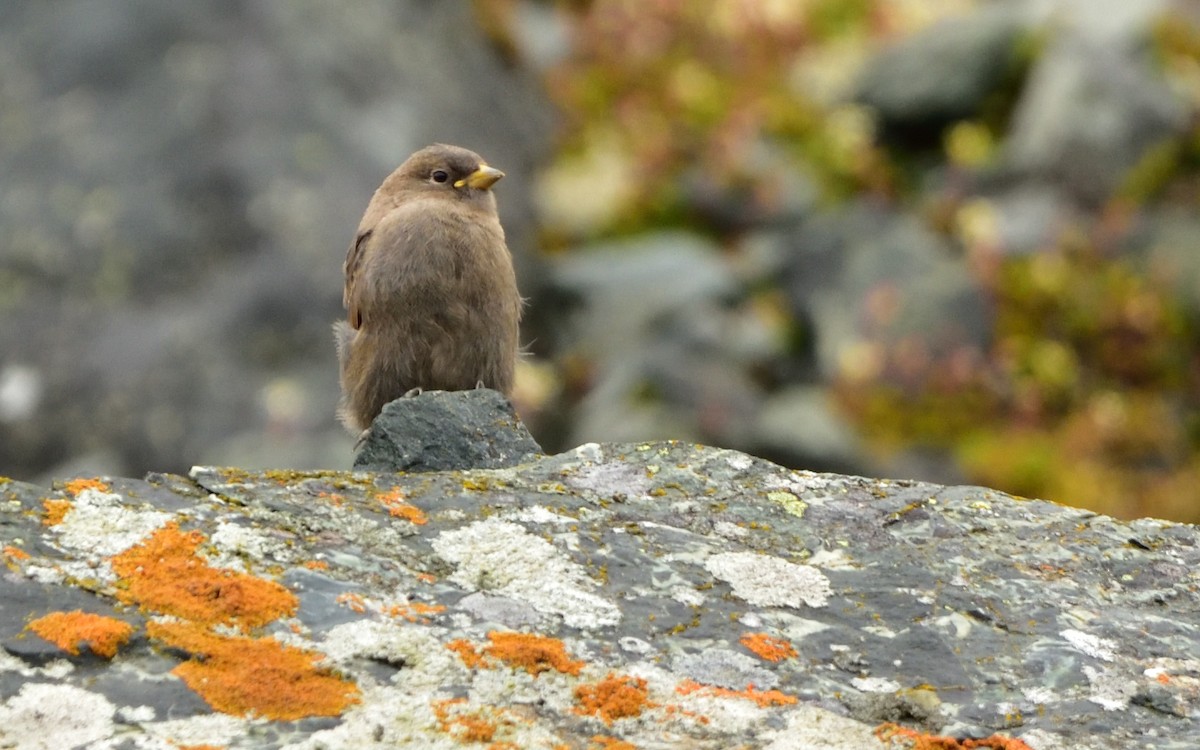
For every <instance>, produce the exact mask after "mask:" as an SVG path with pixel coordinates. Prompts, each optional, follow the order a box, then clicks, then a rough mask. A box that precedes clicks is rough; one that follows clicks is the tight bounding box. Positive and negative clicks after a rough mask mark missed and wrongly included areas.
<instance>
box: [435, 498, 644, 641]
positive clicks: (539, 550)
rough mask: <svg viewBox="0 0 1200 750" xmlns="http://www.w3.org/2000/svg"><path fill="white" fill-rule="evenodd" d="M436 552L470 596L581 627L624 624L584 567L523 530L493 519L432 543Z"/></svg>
mask: <svg viewBox="0 0 1200 750" xmlns="http://www.w3.org/2000/svg"><path fill="white" fill-rule="evenodd" d="M433 549H434V551H435V552H436V553H437V554H438V555H439V556H440V557H441V558H442V559H444V560H446V561H447V562H449V563H451V564H452V565H454V566H455V568H456V570H455V572H454V573H453V574H452V575H451V576H450V580H451V581H453V582H455V583H457V584H459V585H460V586H462V587H464V588H466V589H469V590H471V591H490V592H493V593H496V594H500V595H503V596H507V597H510V598H513V599H516V600H518V601H523V602H526V603H527V604H529V606H531V607H533V608H534V609H535V610H536V611H538V612H541V613H543V614H552V615H557V616H559V617H561V618H562V620H563V622H564V623H565V624H566V625H568V626H570V627H576V628H585V629H592V628H599V627H605V626H609V625H615V624H617V623H618V622H620V619H621V611H620V609H619V608H618V607H617V606H616V605H615V604H613V603H612V602H610V601H608V600H607V599H604V598H603V597H600V596H597V595H596V594H593V593H592V592H591V591H589V590H588V589H591V588H594V587H595V586H596V583H595V581H593V580H592V579H591V578H590V577H589V576H588V574H587V571H586V570H585V569H584V568H583V567H582V566H580V565H578V564H576V563H574V562H572V561H571V560H570V558H568V557H567V556H566V555H564V554H563V553H562V552H560V551H559V550H558V548H556V547H555V546H554V545H552V544H550V543H549V542H547V541H546V540H545V539H543V538H542V537H540V536H534V535H533V534H530V533H529V532H528V531H526V530H525V527H524V526H521V525H520V524H516V523H512V522H510V521H502V520H499V519H495V518H489V519H487V520H484V521H478V522H476V523H473V524H470V525H468V526H464V527H463V528H461V529H457V530H454V531H446V532H442V533H441V534H439V535H438V537H437V538H436V539H434V540H433Z"/></svg>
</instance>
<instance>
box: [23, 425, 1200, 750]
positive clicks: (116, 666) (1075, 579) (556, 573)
mask: <svg viewBox="0 0 1200 750" xmlns="http://www.w3.org/2000/svg"><path fill="white" fill-rule="evenodd" d="M0 537H2V539H0V549H2V550H3V552H2V556H3V559H4V561H5V562H6V564H7V566H8V567H7V571H6V574H5V575H4V576H3V578H0V596H2V597H3V602H4V606H3V607H0V644H2V645H3V646H4V649H3V650H2V651H0V738H2V739H3V742H0V744H4V745H5V746H15V747H19V748H35V747H47V748H49V747H73V746H86V747H104V748H168V747H174V746H180V745H183V746H186V745H216V746H223V747H230V748H308V749H311V750H317V748H343V747H344V748H350V747H353V748H393V747H410V746H420V747H426V748H451V747H460V746H478V747H485V746H488V745H489V744H493V745H494V746H495V747H516V748H552V747H569V748H579V749H582V748H591V747H625V746H624V745H617V744H615V743H617V742H618V740H619V741H623V742H628V743H631V744H632V746H634V747H637V748H675V747H689V748H731V747H739V748H771V749H773V750H786V749H789V748H795V749H799V748H816V749H818V750H820V749H822V748H825V749H828V750H834V749H838V748H873V747H879V748H885V747H905V746H911V744H912V742H911V740H910V741H907V744H905V742H899V743H898V744H893V745H888V744H887V743H886V742H885V741H884V740H882V739H880V736H878V735H883V736H886V735H887V734H888V733H889V732H893V733H894V731H895V729H894V728H890V729H889V728H888V727H886V726H885V727H884V729H882V730H880V731H879V732H878V733H877V732H876V728H877V727H879V726H880V725H886V724H887V723H888V722H897V723H899V724H900V725H903V726H905V727H907V728H909V729H911V730H912V732H913V733H914V734H913V736H919V735H920V734H923V733H933V734H945V735H950V736H954V737H959V738H984V737H989V736H991V735H993V734H998V735H1000V736H1003V737H1011V738H1020V740H1022V741H1023V742H1024V744H1025V746H1027V747H1030V748H1034V749H1035V750H1054V749H1062V750H1065V749H1067V748H1070V749H1071V750H1080V749H1084V750H1086V749H1088V748H1096V749H1099V748H1112V747H1122V748H1142V747H1153V748H1180V749H1183V748H1195V747H1200V723H1198V721H1197V718H1198V716H1200V637H1198V634H1197V630H1198V623H1200V613H1198V612H1197V609H1198V602H1200V599H1198V597H1197V581H1198V576H1200V573H1198V572H1197V571H1200V548H1198V546H1197V542H1198V541H1200V535H1198V534H1197V531H1196V529H1195V528H1193V527H1189V526H1184V525H1179V524H1172V523H1167V522H1162V521H1152V520H1143V521H1136V522H1132V523H1123V522H1118V521H1115V520H1113V519H1111V518H1107V517H1104V516H1099V515H1096V514H1094V513H1089V512H1085V511H1081V510H1075V509H1071V508H1067V507H1063V506H1058V505H1054V504H1050V503H1045V502H1040V501H1021V500H1017V499H1014V498H1012V497H1009V496H1007V495H1003V494H1001V493H997V492H994V491H991V490H986V489H980V488H974V487H940V486H934V485H929V484H920V483H910V482H891V481H882V480H870V479H862V478H856V477H846V476H838V475H827V474H813V473H807V472H802V471H790V470H787V469H784V468H781V467H779V466H775V465H773V464H770V463H767V462H765V461H761V460H759V459H755V458H752V457H750V456H747V455H745V454H741V453H737V452H733V451H727V450H717V449H712V448H704V447H699V446H694V445H687V444H679V443H655V444H644V445H585V446H582V447H580V448H578V449H575V450H574V451H571V452H568V453H564V454H561V455H557V456H549V457H541V458H538V459H536V460H533V461H531V462H528V463H524V464H521V465H519V466H515V467H510V468H504V469H488V470H482V469H480V470H469V471H458V472H434V473H424V474H400V473H390V474H389V473H363V472H359V473H350V472H291V471H288V472H246V471H241V470H237V469H216V468H196V469H194V470H193V471H192V473H191V476H190V477H189V478H184V477H177V476H165V475H162V476H153V475H152V476H151V477H148V478H147V480H145V481H137V480H128V479H105V480H102V481H99V480H97V481H94V482H78V481H76V482H73V483H70V484H68V485H65V486H64V487H61V488H56V489H47V488H42V487H36V486H33V485H28V484H22V483H18V482H8V483H5V484H0ZM148 550H149V552H148ZM131 560H132V561H133V563H131ZM160 566H161V567H162V568H163V570H166V571H167V575H159V573H161V572H162V571H160V570H159V567H160ZM148 581H149V582H150V583H148ZM155 581H157V583H154V582H155ZM151 583H153V585H151ZM76 610H79V611H80V612H82V613H85V614H95V615H98V616H100V617H101V618H102V619H100V620H97V622H111V621H117V622H119V623H123V624H124V625H126V626H128V628H129V634H128V637H127V638H126V639H125V640H123V641H121V643H120V644H119V645H118V646H117V647H116V648H115V652H116V653H115V656H113V657H112V658H111V659H110V658H105V656H104V655H103V654H98V653H97V651H100V650H103V643H102V639H101V638H100V637H99V636H97V635H95V632H94V631H87V630H85V629H83V628H80V629H79V630H78V631H77V632H76V634H75V635H74V636H73V637H68V638H66V639H63V638H61V637H60V638H59V639H58V640H54V638H53V637H52V638H43V637H42V636H39V635H36V634H35V632H34V631H33V630H30V629H27V627H26V626H27V625H29V624H30V623H31V622H33V621H35V618H45V617H46V616H47V615H49V614H51V613H54V612H71V613H74V612H75V611H76ZM38 621H39V622H41V623H44V622H46V620H44V619H42V620H38ZM214 623H215V624H214ZM68 632H71V631H68ZM89 639H91V640H89ZM52 641H54V642H52ZM64 642H65V643H66V644H67V645H75V646H77V647H78V648H77V650H78V653H77V654H71V653H69V652H68V650H64V648H65V647H64V646H62V645H55V644H56V643H60V644H61V643H64ZM230 644H233V646H234V648H233V650H232V653H233V654H234V656H233V657H229V656H228V653H229V652H230ZM272 644H273V645H272ZM237 654H244V658H239V657H238V656H236V655H237ZM297 654H300V655H301V656H300V657H296V655H297ZM198 675H199V676H201V677H203V679H197V676H198ZM235 699H236V700H235ZM238 701H240V702H238ZM61 706H70V707H71V708H70V709H69V710H67V709H60V708H56V707H61ZM214 706H215V707H214ZM897 738H898V736H897ZM495 743H500V744H495ZM503 743H510V744H508V745H505V744H503ZM941 746H944V745H939V747H941ZM964 746H965V745H964ZM974 746H976V747H1000V745H999V744H995V745H993V744H987V745H974ZM1014 746H1017V747H1019V745H1005V746H1004V747H1014Z"/></svg>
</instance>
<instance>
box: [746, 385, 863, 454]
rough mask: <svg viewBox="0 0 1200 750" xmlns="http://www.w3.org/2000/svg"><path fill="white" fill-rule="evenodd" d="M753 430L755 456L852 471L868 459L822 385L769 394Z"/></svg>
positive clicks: (797, 387) (785, 389)
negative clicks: (755, 442)
mask: <svg viewBox="0 0 1200 750" xmlns="http://www.w3.org/2000/svg"><path fill="white" fill-rule="evenodd" d="M752 434H753V436H754V439H755V440H756V441H757V447H756V449H755V454H756V455H761V456H768V457H770V458H771V459H772V460H775V461H778V462H779V463H781V464H783V465H785V466H806V467H809V468H811V469H820V470H824V471H833V470H841V471H848V470H849V468H848V467H857V466H862V465H864V464H865V463H867V461H866V457H865V455H864V451H863V449H862V446H861V445H860V442H859V438H858V435H857V433H856V432H855V430H854V429H853V427H851V425H850V424H849V423H848V422H847V421H846V419H845V418H844V417H843V416H842V415H841V414H839V413H838V410H837V406H836V404H834V403H833V400H832V397H831V396H830V394H829V392H828V390H827V389H826V388H824V387H822V386H816V385H813V386H804V385H797V386H791V387H788V388H783V389H781V390H779V391H776V392H775V393H773V394H771V395H770V396H768V397H767V398H766V399H765V400H764V402H763V407H762V411H761V412H760V414H759V417H758V423H757V424H756V425H755V428H754V430H753V431H752Z"/></svg>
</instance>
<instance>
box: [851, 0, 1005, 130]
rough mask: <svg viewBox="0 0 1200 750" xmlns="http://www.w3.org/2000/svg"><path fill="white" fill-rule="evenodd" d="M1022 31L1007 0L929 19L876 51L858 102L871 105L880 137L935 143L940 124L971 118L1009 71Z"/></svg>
mask: <svg viewBox="0 0 1200 750" xmlns="http://www.w3.org/2000/svg"><path fill="white" fill-rule="evenodd" d="M1022 30H1023V24H1022V21H1021V19H1020V18H1019V15H1018V13H1017V11H1016V8H1015V7H1014V6H1013V5H1012V4H1009V3H993V4H989V5H985V6H983V7H982V8H980V9H979V10H976V11H974V12H972V13H970V14H968V15H965V16H962V17H957V18H952V19H948V20H945V21H941V22H939V23H935V24H934V25H932V26H930V27H929V28H928V29H925V30H923V31H920V32H917V33H916V34H913V35H912V36H908V37H905V38H903V39H902V40H900V41H899V42H897V43H896V44H895V45H893V46H892V47H890V48H888V49H886V50H884V51H883V52H882V53H880V54H879V55H877V56H875V57H874V58H873V59H872V60H871V61H870V62H869V63H868V64H867V66H866V68H865V69H864V70H863V73H862V78H861V79H860V81H859V92H858V99H859V100H861V101H862V102H863V103H864V104H867V105H868V106H870V107H873V108H874V109H875V110H876V112H877V113H878V115H879V118H880V120H881V122H882V124H883V128H884V135H885V137H891V138H895V139H897V140H900V141H903V142H915V143H917V144H918V145H936V144H938V143H940V138H941V130H942V128H944V127H945V126H946V125H948V124H950V123H952V122H954V121H955V120H961V119H966V118H969V117H972V116H977V115H978V114H979V111H980V109H981V107H982V106H983V104H984V101H985V100H986V99H987V98H988V97H989V96H990V95H991V94H993V93H994V91H995V90H996V89H997V88H998V87H999V86H1000V84H1001V83H1003V82H1004V80H1005V78H1006V76H1008V75H1010V74H1011V73H1012V71H1013V68H1014V66H1015V64H1016V61H1017V46H1018V44H1017V43H1018V39H1019V37H1020V34H1021V33H1022Z"/></svg>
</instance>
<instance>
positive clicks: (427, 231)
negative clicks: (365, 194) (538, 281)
mask: <svg viewBox="0 0 1200 750" xmlns="http://www.w3.org/2000/svg"><path fill="white" fill-rule="evenodd" d="M503 176H504V173H503V172H501V171H500V170H498V169H494V168H492V167H489V166H488V165H487V163H486V162H484V161H483V159H481V158H480V157H479V155H478V154H476V153H474V152H472V151H468V150H467V149H465V148H459V147H457V146H447V145H443V144H434V145H432V146H428V147H426V148H423V149H421V150H420V151H418V152H416V153H415V154H413V155H412V156H410V157H408V160H407V161H405V162H404V163H403V164H401V165H400V167H399V169H397V170H396V171H395V172H392V174H391V175H389V176H388V178H387V179H386V180H384V181H383V184H382V185H380V186H379V189H378V190H376V191H375V195H374V196H373V197H372V198H371V202H370V203H369V204H368V205H367V211H366V213H365V214H363V218H362V221H361V222H359V225H358V233H357V234H356V236H355V239H354V244H352V245H351V246H350V250H349V252H347V253H346V263H345V266H344V267H343V270H344V271H345V274H346V286H345V290H344V293H343V296H342V302H343V304H344V305H345V307H346V320H344V321H338V322H337V323H335V324H334V334H335V338H336V340H337V352H338V360H339V362H340V364H341V382H342V404H341V408H340V409H339V415H340V417H341V419H342V422H343V423H344V424H345V425H346V427H347V428H348V429H350V430H352V431H355V432H357V431H360V430H364V429H366V428H367V427H369V426H370V424H371V422H372V421H373V420H374V419H375V417H376V416H378V414H379V412H380V411H381V410H382V409H383V406H384V404H386V403H387V402H389V401H391V400H393V399H396V398H399V397H400V396H403V395H405V394H407V393H409V392H412V391H414V390H415V391H418V392H419V391H420V390H444V391H462V390H469V389H471V388H475V387H478V386H480V385H482V386H486V387H488V388H494V389H495V390H497V391H500V392H501V393H504V394H505V395H509V393H510V392H511V390H512V383H513V367H514V365H515V362H516V357H517V350H518V341H517V327H518V322H519V321H520V318H521V304H522V303H521V297H520V294H519V293H518V292H517V280H516V275H515V274H514V272H513V264H512V255H511V254H510V253H509V251H508V246H507V245H506V244H505V243H504V230H503V229H502V228H501V227H500V218H499V215H498V214H497V213H496V197H495V195H493V193H492V191H491V187H492V185H494V184H495V182H496V181H497V180H499V179H500V178H501V177H503Z"/></svg>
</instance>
